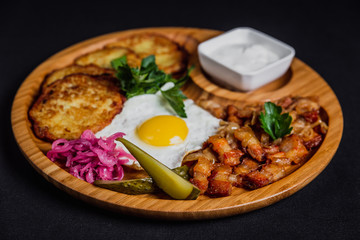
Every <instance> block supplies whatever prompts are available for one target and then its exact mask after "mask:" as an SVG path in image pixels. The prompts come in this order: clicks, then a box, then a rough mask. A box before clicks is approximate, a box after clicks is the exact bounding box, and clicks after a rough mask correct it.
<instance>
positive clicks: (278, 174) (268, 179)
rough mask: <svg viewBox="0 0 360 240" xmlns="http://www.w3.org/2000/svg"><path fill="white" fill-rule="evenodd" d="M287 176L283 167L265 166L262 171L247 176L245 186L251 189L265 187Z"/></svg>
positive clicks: (275, 165)
mask: <svg viewBox="0 0 360 240" xmlns="http://www.w3.org/2000/svg"><path fill="white" fill-rule="evenodd" d="M284 176H285V169H284V167H283V166H281V165H278V164H276V163H270V164H266V165H264V166H263V167H262V168H261V170H256V171H253V172H250V173H249V174H247V175H246V176H245V177H244V179H243V186H244V187H246V188H249V189H256V188H261V187H264V186H266V185H268V184H270V183H272V182H275V181H277V180H279V179H280V178H282V177H284Z"/></svg>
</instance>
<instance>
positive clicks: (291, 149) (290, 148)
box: [280, 134, 309, 164]
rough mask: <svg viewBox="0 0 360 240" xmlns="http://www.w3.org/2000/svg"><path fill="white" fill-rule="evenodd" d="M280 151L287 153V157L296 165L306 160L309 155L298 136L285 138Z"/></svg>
mask: <svg viewBox="0 0 360 240" xmlns="http://www.w3.org/2000/svg"><path fill="white" fill-rule="evenodd" d="M280 151H282V152H285V155H286V157H287V158H288V159H289V160H290V161H291V162H292V163H295V164H298V163H300V162H301V161H302V160H304V158H305V157H306V156H307V155H308V153H309V151H308V150H307V149H306V147H305V146H304V144H303V141H302V139H301V138H300V137H299V136H298V135H296V134H293V135H290V136H286V137H284V139H283V141H282V142H281V143H280Z"/></svg>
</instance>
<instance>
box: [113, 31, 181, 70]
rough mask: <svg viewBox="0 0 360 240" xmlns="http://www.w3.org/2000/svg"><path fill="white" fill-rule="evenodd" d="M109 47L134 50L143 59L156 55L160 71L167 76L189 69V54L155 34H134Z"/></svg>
mask: <svg viewBox="0 0 360 240" xmlns="http://www.w3.org/2000/svg"><path fill="white" fill-rule="evenodd" d="M107 47H126V48H130V49H131V50H133V51H134V52H135V53H136V54H137V55H138V56H139V57H140V58H141V59H142V58H145V57H147V56H149V55H155V59H156V64H157V65H158V67H159V69H161V70H163V71H164V72H166V73H167V74H179V73H183V72H184V71H185V69H186V67H187V58H188V54H187V52H186V51H185V50H184V49H183V48H181V47H180V46H179V45H178V44H177V43H176V42H174V41H171V40H170V39H168V38H167V37H165V36H163V35H160V34H155V33H145V34H134V35H131V36H129V37H124V38H121V39H118V40H117V41H116V42H113V43H110V44H108V45H107Z"/></svg>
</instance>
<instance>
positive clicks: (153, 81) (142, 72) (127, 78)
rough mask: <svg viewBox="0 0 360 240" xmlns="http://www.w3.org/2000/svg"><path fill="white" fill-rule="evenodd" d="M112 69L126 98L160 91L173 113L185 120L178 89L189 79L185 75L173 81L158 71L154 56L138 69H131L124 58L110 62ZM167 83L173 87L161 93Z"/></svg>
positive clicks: (142, 62) (180, 94)
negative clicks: (172, 84) (170, 83)
mask: <svg viewBox="0 0 360 240" xmlns="http://www.w3.org/2000/svg"><path fill="white" fill-rule="evenodd" d="M111 65H112V67H113V68H114V69H115V70H116V77H117V78H118V79H119V81H120V87H121V89H122V90H123V91H124V92H125V93H126V97H127V98H132V97H134V96H138V95H142V94H155V93H156V92H158V91H161V93H162V96H163V97H164V98H165V99H166V100H167V101H168V102H169V104H170V106H171V107H172V108H173V109H174V111H175V112H176V113H177V114H178V115H179V116H180V117H183V118H186V117H187V116H186V113H185V109H184V102H183V100H184V99H186V96H185V95H184V94H183V93H182V91H181V90H180V87H181V86H183V85H184V84H185V82H186V81H187V80H188V79H189V73H190V71H191V70H192V68H190V69H188V71H187V74H186V75H185V76H184V77H182V78H180V79H175V78H173V77H172V76H171V75H170V74H166V73H164V72H163V71H161V70H159V69H158V66H157V65H156V63H155V56H154V55H150V56H148V57H146V58H144V59H143V60H142V61H141V66H140V68H131V67H130V66H129V65H128V64H127V60H126V56H123V57H121V58H117V59H114V60H113V61H111ZM168 82H172V83H174V87H172V88H170V89H168V90H166V91H162V90H161V87H162V86H163V85H164V84H165V83H168Z"/></svg>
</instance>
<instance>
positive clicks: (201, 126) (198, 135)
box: [95, 94, 220, 168]
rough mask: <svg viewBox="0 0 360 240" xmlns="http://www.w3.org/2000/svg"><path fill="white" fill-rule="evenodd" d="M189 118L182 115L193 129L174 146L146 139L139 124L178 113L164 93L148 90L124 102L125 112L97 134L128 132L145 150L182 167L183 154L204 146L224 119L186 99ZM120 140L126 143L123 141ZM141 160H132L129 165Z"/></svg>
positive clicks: (168, 164) (165, 163) (164, 160)
mask: <svg viewBox="0 0 360 240" xmlns="http://www.w3.org/2000/svg"><path fill="white" fill-rule="evenodd" d="M184 104H185V112H186V114H187V118H182V119H183V120H184V121H185V122H186V125H187V127H188V129H189V133H188V135H187V137H186V139H185V141H184V142H182V143H180V144H176V145H172V146H166V147H156V146H152V145H149V144H147V143H145V142H143V141H142V140H141V139H140V138H139V137H138V136H137V133H136V128H137V127H138V126H139V125H141V124H142V123H143V122H144V121H146V120H148V119H149V118H152V117H154V116H158V115H175V116H176V113H175V112H174V110H173V109H172V108H171V107H170V105H169V104H168V103H167V102H166V100H165V99H164V98H163V97H162V96H161V95H160V94H144V95H140V96H136V97H132V98H130V99H129V100H127V101H126V102H125V103H124V107H123V110H122V112H121V113H119V114H118V115H116V116H115V117H114V119H113V120H112V122H111V124H110V125H108V126H107V127H105V128H104V129H102V130H101V131H99V132H97V133H96V134H95V135H96V136H97V137H107V136H110V135H112V134H114V133H116V132H123V133H125V134H126V135H125V137H124V138H125V139H127V140H129V141H130V142H132V143H134V144H135V145H137V146H138V147H140V148H141V149H143V150H144V151H145V152H147V153H148V154H150V155H151V156H153V157H154V158H155V159H157V160H159V161H160V162H162V163H163V164H164V165H166V166H167V167H169V168H175V167H179V166H180V165H181V160H182V158H183V156H184V155H185V154H186V153H187V152H190V151H193V150H198V149H200V148H201V147H202V144H203V142H205V141H206V140H207V139H208V137H209V136H211V135H214V134H215V133H216V131H217V129H218V127H219V122H220V120H219V119H217V118H215V117H213V116H212V115H211V114H210V113H209V112H207V111H205V110H204V109H202V108H200V107H199V106H197V105H196V104H195V103H194V102H193V101H192V100H190V99H187V100H185V101H184ZM117 144H118V145H119V146H121V147H123V148H124V149H125V150H126V148H125V147H124V146H122V144H121V143H120V142H117ZM134 163H135V164H136V165H137V166H139V164H138V163H137V162H133V161H130V162H129V165H132V164H134Z"/></svg>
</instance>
